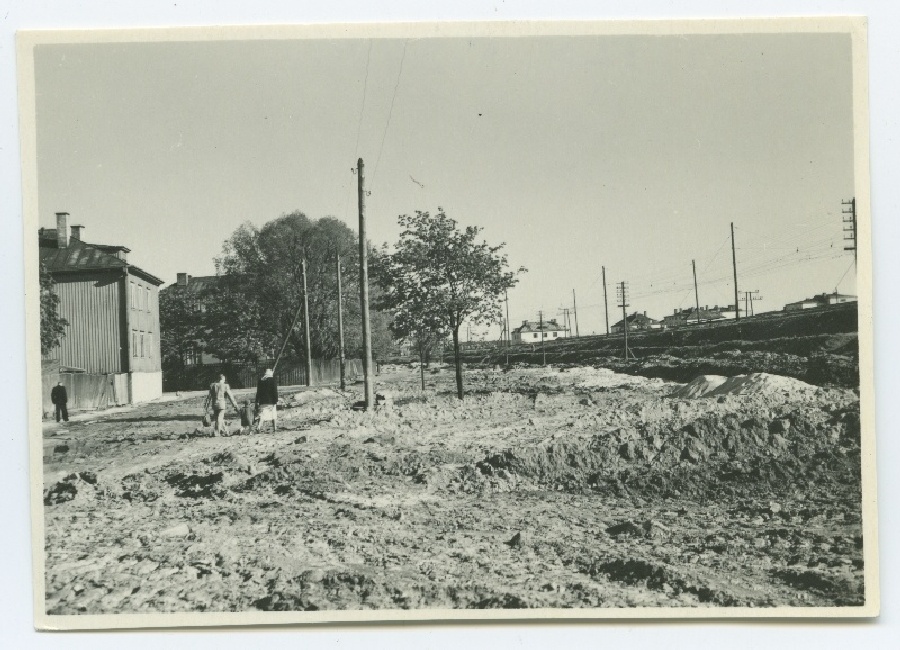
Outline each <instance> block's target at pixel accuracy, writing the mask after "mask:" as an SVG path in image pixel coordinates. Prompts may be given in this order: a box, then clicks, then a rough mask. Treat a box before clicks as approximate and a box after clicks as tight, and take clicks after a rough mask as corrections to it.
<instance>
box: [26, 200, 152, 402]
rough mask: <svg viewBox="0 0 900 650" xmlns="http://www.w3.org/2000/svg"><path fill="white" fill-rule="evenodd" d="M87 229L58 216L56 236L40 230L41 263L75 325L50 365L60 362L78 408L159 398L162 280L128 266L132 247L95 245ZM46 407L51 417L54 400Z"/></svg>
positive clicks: (61, 306)
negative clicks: (87, 239)
mask: <svg viewBox="0 0 900 650" xmlns="http://www.w3.org/2000/svg"><path fill="white" fill-rule="evenodd" d="M82 230H83V227H82V226H76V225H70V224H69V214H68V213H66V212H59V213H57V215H56V229H55V230H54V229H41V230H40V231H39V236H38V240H39V246H40V261H41V264H42V265H43V266H44V268H46V269H47V270H48V271H49V272H50V274H51V275H52V277H53V281H54V288H53V290H54V292H55V293H56V294H57V295H58V296H59V313H60V316H62V317H63V318H65V319H66V320H67V321H68V325H67V326H66V328H65V336H64V337H63V338H62V340H61V342H60V345H59V346H58V347H57V348H55V349H54V350H53V351H52V352H51V353H50V354H49V355H47V356H46V357H45V360H52V361H54V362H56V364H58V373H59V378H60V379H61V380H62V381H63V383H64V384H67V387H68V388H69V391H68V392H69V399H70V407H72V408H98V407H104V406H110V405H114V404H127V403H134V402H145V401H148V400H152V399H154V398H157V397H159V396H160V395H161V394H162V368H161V364H160V348H159V296H158V291H159V286H160V285H161V284H162V280H160V279H159V278H158V277H156V276H154V275H152V274H150V273H148V272H146V271H144V270H143V269H141V268H138V267H137V266H134V265H133V264H129V263H128V253H129V252H130V250H129V249H128V248H126V247H125V246H115V245H106V244H89V243H87V242H85V241H84V239H83V236H82ZM51 367H52V366H51ZM50 381H51V382H53V378H51V379H50ZM79 386H80V387H81V390H78V389H79ZM45 392H49V391H45ZM44 402H45V404H44V410H45V411H47V410H49V409H48V404H49V395H45V396H44Z"/></svg>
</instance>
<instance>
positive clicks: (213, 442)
mask: <svg viewBox="0 0 900 650" xmlns="http://www.w3.org/2000/svg"><path fill="white" fill-rule="evenodd" d="M426 379H427V389H426V391H424V392H422V391H420V390H419V383H418V382H419V376H418V369H417V368H409V367H396V366H395V367H387V368H385V369H384V372H383V373H382V375H381V376H380V377H379V378H378V388H377V389H378V391H379V392H380V393H381V394H382V395H384V397H385V400H384V402H383V405H382V406H379V408H378V409H377V410H376V411H375V412H373V413H365V412H356V411H352V410H351V409H350V405H352V404H353V402H355V401H356V400H358V399H360V395H361V387H360V386H354V387H353V388H354V390H351V391H348V392H347V393H342V392H340V391H337V390H334V389H333V388H316V389H305V390H301V389H295V390H290V391H284V390H283V391H282V401H283V405H282V406H283V408H281V409H280V410H279V425H280V426H281V427H282V429H281V430H280V431H278V432H277V433H274V434H273V433H270V432H265V433H257V432H252V431H251V432H242V431H240V430H238V429H236V428H235V429H234V430H233V432H232V433H233V434H234V435H230V436H227V437H217V438H214V437H212V436H211V432H210V430H209V429H203V428H202V426H200V423H199V420H200V414H201V412H202V411H201V402H202V398H201V397H198V396H190V397H188V398H186V399H181V400H173V401H164V402H158V403H153V404H146V405H142V406H140V407H137V408H135V409H133V410H131V411H127V412H116V413H111V414H105V415H104V414H97V416H96V417H94V418H93V419H88V420H86V419H82V420H80V421H75V422H72V423H70V424H69V426H68V427H58V426H56V425H47V427H46V428H45V432H44V438H45V456H44V503H45V527H46V540H45V559H46V583H45V591H46V603H47V612H48V613H50V614H78V613H88V614H96V613H143V612H175V611H194V612H196V611H247V610H313V609H372V608H379V609H380V608H390V609H396V608H525V607H584V608H606V607H656V606H675V607H729V606H753V607H770V606H783V605H788V606H801V607H802V606H832V605H858V604H862V603H863V599H864V589H863V578H862V569H863V563H862V537H861V525H860V519H861V512H860V457H859V401H858V395H857V393H856V392H855V391H853V390H849V389H839V388H823V387H817V386H811V385H809V384H804V383H803V382H801V381H799V380H796V379H790V378H786V377H779V376H777V375H766V374H752V375H748V376H743V377H741V378H722V377H719V378H709V377H707V378H701V379H699V380H698V382H696V383H695V384H693V385H692V386H689V387H685V385H684V384H675V383H670V382H665V381H663V380H661V379H647V378H644V377H637V376H632V375H621V374H617V373H615V372H612V371H610V370H605V369H601V368H589V367H576V368H566V369H563V370H560V369H554V368H524V367H523V368H514V369H512V370H510V371H509V372H504V371H501V370H499V369H494V370H477V371H476V370H473V371H470V372H467V373H466V386H467V390H468V391H469V394H468V395H467V398H466V400H465V401H463V402H459V401H458V400H456V399H455V397H454V396H453V375H452V370H451V369H448V368H440V369H434V370H431V371H429V372H428V373H427V374H426ZM673 395H674V396H673ZM233 424H237V423H233Z"/></svg>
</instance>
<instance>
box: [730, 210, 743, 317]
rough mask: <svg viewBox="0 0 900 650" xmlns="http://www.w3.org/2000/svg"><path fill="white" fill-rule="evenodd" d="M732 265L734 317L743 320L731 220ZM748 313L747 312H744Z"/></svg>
mask: <svg viewBox="0 0 900 650" xmlns="http://www.w3.org/2000/svg"><path fill="white" fill-rule="evenodd" d="M731 267H732V269H734V319H735V320H736V321H739V320H741V309H740V307H739V306H738V283H737V255H735V252H734V222H733V221H732V222H731ZM744 313H746V312H744Z"/></svg>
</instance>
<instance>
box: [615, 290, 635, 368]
mask: <svg viewBox="0 0 900 650" xmlns="http://www.w3.org/2000/svg"><path fill="white" fill-rule="evenodd" d="M618 289H619V290H618V293H619V296H618V297H619V299H620V301H621V302H620V304H619V305H618V306H619V307H621V308H622V327H623V328H624V330H625V359H626V360H627V359H628V356H629V355H631V356H632V357H634V352H632V351H631V348H629V347H628V312H627V311H626V309H627V308H628V307H630V306H631V305H629V304H628V286H627V285H626V284H625V282H620V283H619V287H618Z"/></svg>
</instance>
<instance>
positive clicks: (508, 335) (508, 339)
mask: <svg viewBox="0 0 900 650" xmlns="http://www.w3.org/2000/svg"><path fill="white" fill-rule="evenodd" d="M503 300H504V302H505V303H506V365H507V366H509V348H510V346H511V345H512V330H511V329H510V325H509V289H504V290H503Z"/></svg>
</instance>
